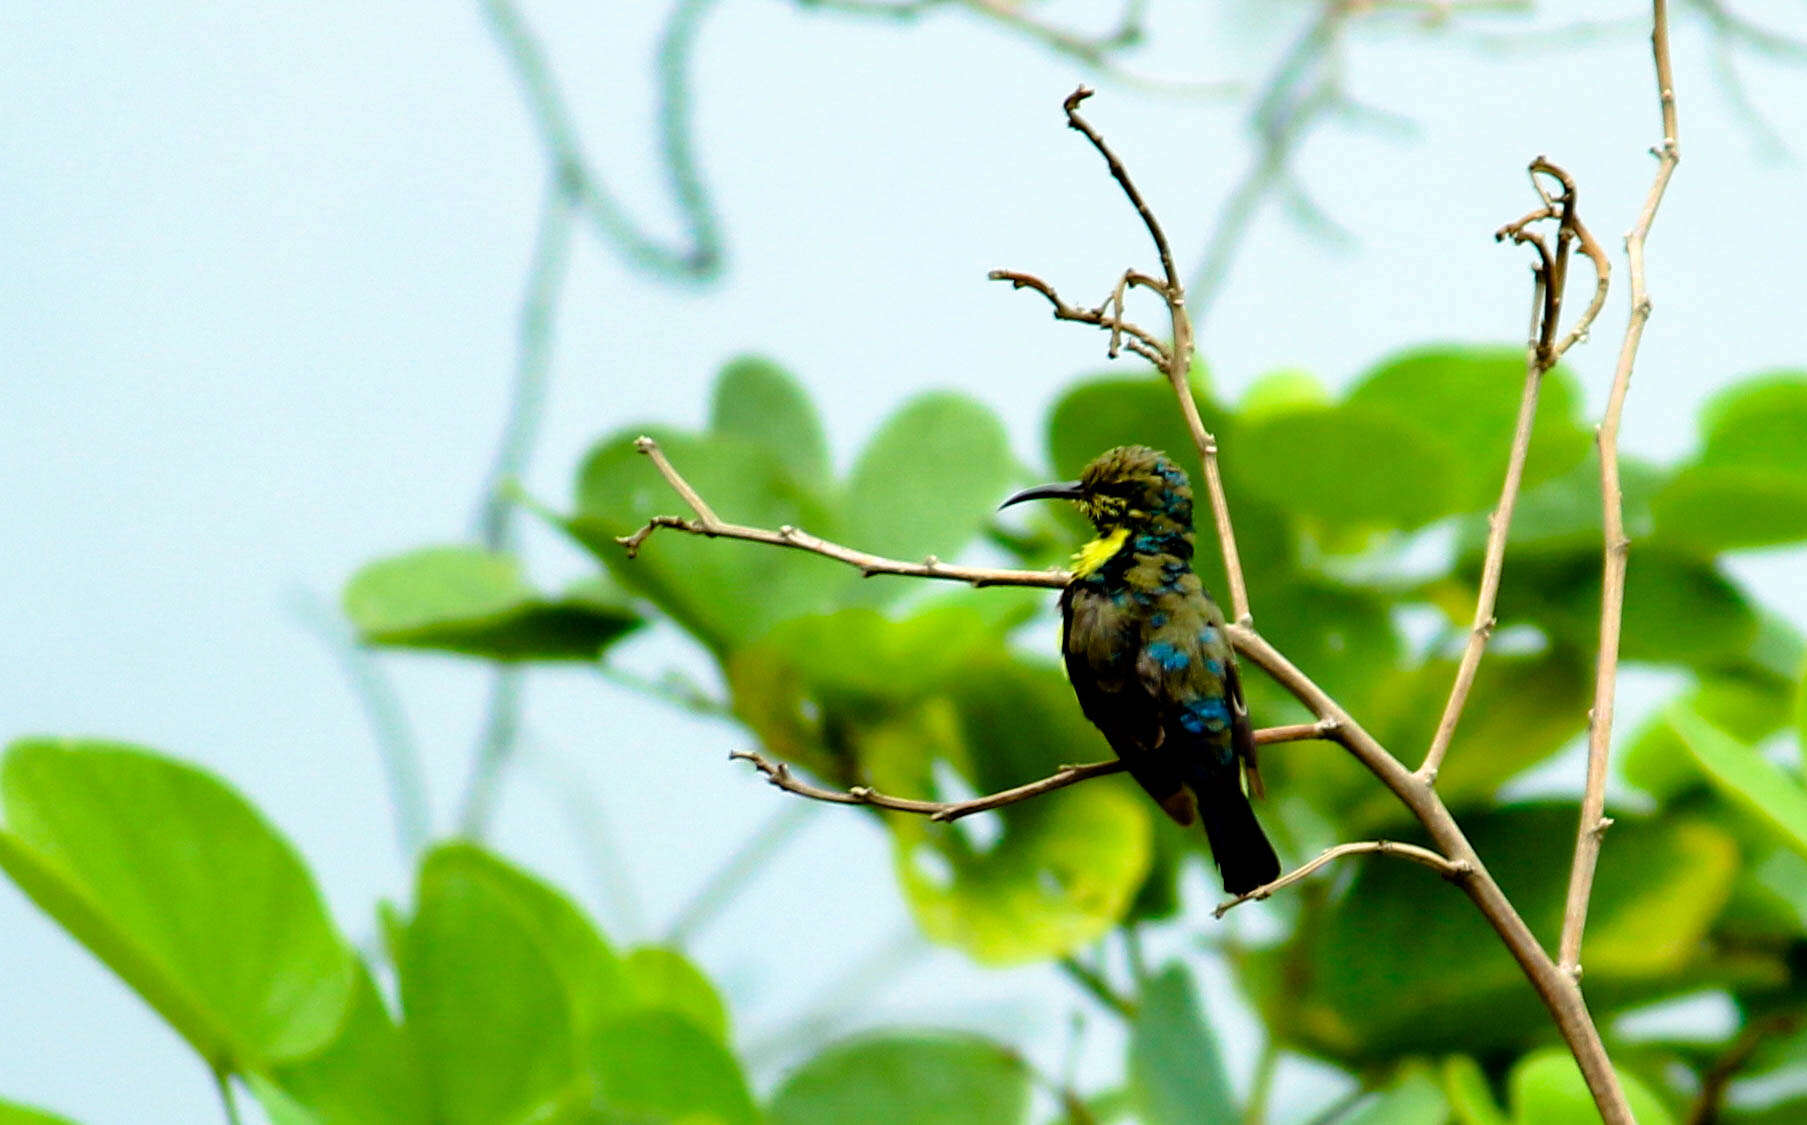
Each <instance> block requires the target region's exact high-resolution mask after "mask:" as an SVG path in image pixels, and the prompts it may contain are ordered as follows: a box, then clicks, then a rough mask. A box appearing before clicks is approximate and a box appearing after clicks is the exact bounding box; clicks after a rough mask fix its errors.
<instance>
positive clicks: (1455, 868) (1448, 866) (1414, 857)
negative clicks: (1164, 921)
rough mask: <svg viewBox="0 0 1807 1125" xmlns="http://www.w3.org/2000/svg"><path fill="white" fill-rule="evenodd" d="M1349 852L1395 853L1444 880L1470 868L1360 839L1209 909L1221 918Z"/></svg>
mask: <svg viewBox="0 0 1807 1125" xmlns="http://www.w3.org/2000/svg"><path fill="white" fill-rule="evenodd" d="M1349 855H1396V856H1398V857H1399V858H1401V859H1409V860H1411V861H1412V862H1413V863H1422V864H1423V865H1424V866H1426V867H1428V868H1430V869H1431V870H1432V871H1435V872H1436V873H1437V874H1439V875H1441V876H1443V877H1444V878H1445V879H1460V878H1463V877H1464V876H1467V875H1469V874H1470V873H1471V872H1472V871H1473V870H1474V869H1473V868H1472V867H1471V866H1469V865H1468V864H1467V863H1465V862H1460V861H1456V860H1451V859H1448V858H1446V857H1444V856H1441V855H1439V854H1437V853H1436V852H1434V851H1431V850H1430V849H1429V848H1421V847H1419V846H1418V845H1417V844H1401V843H1397V842H1395V841H1393V840H1364V841H1362V842H1361V843H1356V844H1338V845H1336V846H1335V847H1333V848H1325V849H1324V850H1323V851H1322V852H1320V853H1318V856H1317V858H1316V859H1313V860H1312V861H1310V862H1309V863H1305V864H1302V865H1301V866H1299V867H1295V868H1293V869H1292V870H1291V871H1288V872H1287V873H1286V874H1284V875H1282V876H1280V877H1279V878H1278V879H1275V880H1274V881H1273V882H1271V883H1263V884H1262V885H1261V886H1259V887H1256V888H1255V889H1254V890H1252V891H1245V892H1243V893H1242V894H1239V895H1237V896H1236V897H1235V898H1232V899H1226V900H1224V901H1223V902H1221V903H1219V904H1218V905H1217V908H1216V909H1215V910H1213V911H1211V916H1212V917H1213V918H1222V917H1223V916H1224V915H1225V914H1228V913H1229V912H1230V911H1231V910H1233V909H1235V908H1236V907H1238V906H1241V905H1242V904H1243V903H1245V902H1252V901H1255V900H1258V899H1264V898H1268V897H1269V896H1271V895H1273V893H1274V892H1275V891H1280V890H1284V889H1286V888H1287V887H1290V886H1292V885H1293V884H1294V883H1297V882H1299V881H1300V880H1301V879H1304V878H1306V877H1308V876H1309V875H1311V874H1312V872H1314V871H1316V870H1318V869H1319V868H1320V867H1323V866H1324V865H1326V864H1328V863H1330V862H1332V861H1334V860H1338V859H1341V858H1343V857H1344V856H1349Z"/></svg>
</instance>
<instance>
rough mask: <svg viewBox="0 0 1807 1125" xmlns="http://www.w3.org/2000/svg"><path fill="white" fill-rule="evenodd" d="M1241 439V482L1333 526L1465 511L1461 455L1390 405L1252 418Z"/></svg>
mask: <svg viewBox="0 0 1807 1125" xmlns="http://www.w3.org/2000/svg"><path fill="white" fill-rule="evenodd" d="M1236 442H1237V444H1236V447H1235V448H1236V455H1235V458H1234V462H1233V464H1234V466H1235V470H1234V471H1235V477H1236V480H1237V481H1238V482H1239V484H1240V485H1241V487H1242V488H1243V489H1246V490H1247V491H1248V492H1250V493H1252V494H1253V495H1255V496H1257V497H1260V498H1261V499H1263V500H1266V501H1267V502H1269V503H1271V504H1273V505H1275V506H1276V507H1278V508H1280V509H1281V510H1282V511H1288V512H1292V513H1294V514H1297V515H1301V516H1305V517H1308V518H1311V519H1314V520H1318V521H1321V522H1323V523H1325V524H1327V525H1328V526H1331V527H1335V528H1339V529H1344V530H1346V529H1349V528H1351V527H1363V528H1367V527H1378V528H1395V527H1396V528H1412V527H1417V526H1419V525H1421V524H1425V523H1428V522H1430V521H1431V520H1434V519H1437V518H1438V517H1440V516H1445V515H1449V514H1451V513H1454V512H1461V511H1467V510H1468V503H1467V498H1466V497H1465V495H1464V494H1463V491H1462V483H1461V474H1460V465H1459V464H1458V460H1457V458H1456V457H1455V456H1454V455H1453V454H1452V453H1451V452H1450V450H1449V448H1448V447H1447V446H1446V445H1445V444H1444V443H1442V442H1440V441H1438V440H1437V439H1436V438H1434V437H1432V436H1428V435H1427V434H1426V432H1425V431H1424V430H1423V429H1421V428H1420V427H1418V426H1416V425H1414V424H1412V423H1409V422H1404V421H1401V420H1400V419H1399V418H1398V417H1397V416H1395V415H1394V414H1392V413H1390V412H1385V411H1380V410H1375V409H1372V408H1369V407H1366V406H1358V405H1350V404H1345V405H1342V406H1337V407H1331V408H1324V407H1317V408H1310V407H1302V408H1298V409H1294V410H1290V411H1287V412H1285V413H1274V414H1270V415H1268V416H1267V417H1264V418H1262V419H1260V420H1258V421H1254V422H1251V423H1249V424H1247V425H1246V426H1244V427H1242V428H1240V430H1239V432H1238V434H1237V437H1236ZM1382 451H1384V455H1382Z"/></svg>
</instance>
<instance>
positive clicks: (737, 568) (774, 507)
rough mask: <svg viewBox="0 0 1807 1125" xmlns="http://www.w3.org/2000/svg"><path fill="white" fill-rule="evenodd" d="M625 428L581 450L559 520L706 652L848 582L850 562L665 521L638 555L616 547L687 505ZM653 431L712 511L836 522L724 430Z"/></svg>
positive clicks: (759, 453) (778, 468) (832, 597)
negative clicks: (570, 505) (584, 453)
mask: <svg viewBox="0 0 1807 1125" xmlns="http://www.w3.org/2000/svg"><path fill="white" fill-rule="evenodd" d="M634 436H635V435H634V434H630V433H623V434H621V435H619V436H617V437H614V438H611V439H609V440H607V441H604V442H603V443H602V444H600V445H599V446H597V447H596V449H595V450H594V451H593V452H592V453H591V454H590V456H589V459H588V460H587V461H585V463H584V467H583V469H582V470H581V472H580V474H579V478H578V487H577V511H576V513H575V514H574V515H573V516H572V517H571V518H570V519H568V520H567V521H566V522H565V524H564V526H565V529H566V531H568V532H569V533H570V534H571V535H572V536H573V537H575V538H576V539H577V540H578V541H579V542H580V543H582V544H583V545H584V546H586V547H588V548H589V549H590V551H591V552H592V553H593V554H595V556H596V557H597V558H598V559H600V560H601V561H602V563H603V565H605V566H607V567H608V568H609V570H610V572H611V573H613V574H614V575H615V577H616V578H617V580H619V581H620V582H621V584H622V586H623V587H625V588H626V589H628V590H631V591H633V592H635V593H637V594H639V595H640V596H642V597H644V598H646V599H647V600H649V601H651V602H652V603H654V604H655V605H657V606H658V607H659V608H660V609H661V610H663V611H664V612H665V613H667V614H669V615H670V616H671V617H672V618H673V619H674V620H675V621H677V623H678V624H679V625H681V626H683V627H684V628H685V629H686V630H688V631H689V632H690V633H691V634H692V635H693V636H695V637H697V638H698V639H699V640H701V641H703V643H705V644H707V645H709V646H710V647H711V648H713V649H715V650H716V651H717V652H718V653H719V652H724V651H727V650H730V649H732V648H734V647H736V646H738V645H741V644H745V643H746V642H748V641H750V640H753V639H754V638H757V637H759V636H761V635H762V634H764V633H765V632H766V631H767V630H769V629H770V628H771V627H772V626H773V625H775V624H777V623H778V622H780V621H783V620H785V619H787V618H791V617H795V616H798V615H799V614H804V613H811V612H821V611H823V610H826V609H828V608H829V607H831V606H833V605H834V604H835V603H836V602H837V601H838V600H839V599H840V598H841V597H842V596H843V595H844V594H845V593H846V592H847V591H848V590H849V589H850V588H851V586H852V584H853V583H856V582H858V581H859V577H858V574H857V572H855V571H853V570H852V569H851V568H849V567H846V566H843V565H841V564H840V563H836V562H832V561H830V560H828V559H824V558H819V557H816V556H812V555H808V554H805V553H804V552H801V551H787V550H781V549H777V548H774V547H770V546H766V545H765V544H761V543H744V542H736V541H733V540H727V539H704V538H702V537H699V536H692V535H686V534H684V533H683V532H673V531H662V532H659V533H657V534H655V535H653V536H652V537H651V538H650V539H648V540H647V541H646V542H645V543H643V544H641V547H640V552H639V555H638V557H636V558H632V559H630V558H628V557H627V552H626V551H624V550H623V549H622V547H621V545H620V544H618V543H616V542H615V539H616V537H618V536H623V535H629V534H631V533H633V532H634V531H636V530H638V529H639V528H640V527H641V526H643V525H644V524H645V523H646V522H647V521H648V520H649V519H651V518H652V517H653V516H655V515H672V514H681V515H685V516H688V515H689V514H690V513H689V512H687V511H685V510H684V504H683V501H682V500H680V499H679V498H678V497H677V496H676V495H675V494H674V493H673V492H672V490H671V489H670V487H669V486H667V485H666V483H665V482H664V480H662V479H661V478H660V476H659V474H658V472H657V471H656V470H655V469H654V468H653V465H652V462H651V461H649V460H648V459H647V458H646V457H645V456H644V455H642V454H641V453H639V452H637V451H636V450H635V448H634ZM656 436H657V437H658V439H659V443H660V445H661V446H662V447H663V448H664V451H665V453H666V455H667V456H668V457H669V458H670V459H671V461H672V463H673V464H674V465H676V466H677V468H678V471H679V472H681V473H683V474H684V476H685V478H686V479H688V480H689V481H690V482H691V483H692V484H693V485H695V486H696V488H697V490H698V491H699V492H700V493H701V494H702V495H703V496H704V497H705V498H706V499H707V501H708V503H709V504H710V506H711V507H712V508H714V510H715V512H716V514H717V515H719V516H720V517H721V518H722V519H724V520H728V521H730V522H732V523H741V524H752V525H755V526H759V527H767V528H776V527H781V526H783V525H786V524H791V525H794V526H798V527H806V528H808V529H810V530H811V531H814V532H817V533H819V534H823V535H830V536H832V535H835V534H836V533H837V532H838V530H839V529H838V526H837V525H836V523H835V521H834V520H833V519H832V517H831V515H830V511H829V509H828V507H827V506H826V504H825V502H824V501H823V500H822V499H821V497H820V494H819V493H818V492H816V491H815V490H814V489H812V488H811V487H809V486H807V485H805V484H803V483H800V482H798V481H797V480H796V478H795V477H794V476H793V475H792V473H791V471H790V470H789V468H787V467H786V465H785V464H784V463H783V462H782V461H781V460H780V459H779V458H778V457H777V455H776V454H774V453H773V452H771V450H769V449H767V448H765V447H763V446H759V445H753V444H750V443H748V442H745V441H741V440H738V439H734V438H726V437H708V438H698V437H685V436H681V435H676V434H669V433H662V434H657V435H656ZM880 581H883V580H882V579H881V580H880Z"/></svg>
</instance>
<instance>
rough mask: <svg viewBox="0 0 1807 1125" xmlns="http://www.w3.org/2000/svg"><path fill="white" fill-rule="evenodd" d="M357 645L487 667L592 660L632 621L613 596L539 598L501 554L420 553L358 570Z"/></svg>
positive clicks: (588, 591) (353, 594)
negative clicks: (425, 652)
mask: <svg viewBox="0 0 1807 1125" xmlns="http://www.w3.org/2000/svg"><path fill="white" fill-rule="evenodd" d="M345 615H346V616H347V617H348V618H350V619H351V623H352V625H353V626H354V627H355V628H356V629H357V631H358V635H359V636H360V637H361V638H363V640H364V641H365V642H366V643H369V644H377V645H393V646H397V647H402V648H425V649H437V650H440V651H444V652H458V653H465V654H467V655H471V656H482V657H487V658H489V659H491V660H594V659H596V657H597V655H598V654H599V653H600V652H601V651H602V650H603V649H604V648H605V647H607V646H608V645H609V644H610V643H611V642H613V641H615V640H616V639H618V638H620V637H621V636H623V635H624V634H626V633H627V632H629V631H630V630H632V629H633V628H634V627H635V626H637V625H638V624H639V623H640V622H639V618H638V617H636V616H635V614H634V613H633V611H632V610H629V609H628V608H627V607H626V606H625V605H624V604H623V603H622V601H621V599H620V598H619V597H615V596H611V595H610V594H609V593H608V592H607V591H605V590H603V589H601V588H599V587H598V588H585V587H578V588H576V589H573V590H572V591H571V592H570V593H568V594H566V595H565V596H563V597H559V598H548V597H545V596H544V595H542V594H540V593H538V592H537V591H535V590H534V589H533V587H532V586H530V585H528V583H527V581H526V579H524V578H522V577H521V564H520V563H519V561H517V560H516V559H514V558H513V557H511V556H509V555H503V554H495V553H492V552H489V551H485V550H482V549H480V548H477V547H427V548H423V549H421V550H418V551H410V552H409V553H407V554H405V555H398V556H396V557H394V558H388V559H382V560H379V561H377V562H373V563H370V564H368V565H366V566H365V567H364V568H363V569H361V570H359V571H358V572H357V574H355V575H353V576H352V579H351V581H350V582H348V583H347V584H346V586H345Z"/></svg>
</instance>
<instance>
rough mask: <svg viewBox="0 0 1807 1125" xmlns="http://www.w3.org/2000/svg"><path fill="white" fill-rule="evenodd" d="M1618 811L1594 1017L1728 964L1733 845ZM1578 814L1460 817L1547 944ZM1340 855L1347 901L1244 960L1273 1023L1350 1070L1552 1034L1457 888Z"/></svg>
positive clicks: (1593, 965) (1519, 810) (1594, 910)
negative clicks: (1722, 960)
mask: <svg viewBox="0 0 1807 1125" xmlns="http://www.w3.org/2000/svg"><path fill="white" fill-rule="evenodd" d="M1615 815H1616V816H1617V817H1618V823H1617V824H1616V825H1615V826H1614V828H1613V830H1612V833H1611V834H1610V835H1609V836H1608V838H1607V843H1606V853H1605V858H1604V859H1603V861H1602V862H1601V864H1600V871H1599V876H1598V879H1597V881H1596V883H1595V887H1594V893H1593V899H1592V903H1591V905H1590V909H1589V918H1588V933H1587V945H1586V948H1585V950H1584V951H1583V958H1582V961H1583V968H1584V969H1585V970H1586V973H1587V981H1588V1000H1589V1003H1590V1005H1591V1006H1592V1007H1593V1008H1594V1010H1595V1011H1596V1012H1608V1011H1611V1010H1613V1008H1614V1007H1615V1006H1617V1005H1621V1004H1625V1003H1629V1002H1632V1001H1640V1002H1642V1001H1646V1000H1653V999H1656V998H1659V997H1662V996H1667V995H1674V994H1675V993H1677V992H1678V991H1681V990H1684V989H1688V988H1696V987H1700V986H1701V983H1702V982H1703V981H1706V982H1710V981H1712V980H1713V979H1715V978H1714V974H1715V973H1720V972H1724V971H1727V969H1726V968H1725V967H1723V966H1720V965H1719V964H1718V963H1717V962H1716V961H1714V960H1713V959H1712V958H1713V956H1714V955H1713V954H1712V952H1711V950H1710V949H1709V947H1708V945H1707V943H1706V940H1705V939H1706V935H1707V932H1708V929H1709V927H1710V926H1711V925H1712V923H1713V921H1714V919H1715V918H1717V917H1718V915H1719V912H1720V910H1721V908H1722V907H1723V906H1724V904H1725V903H1726V901H1727V898H1728V896H1729V895H1730V893H1731V888H1732V885H1733V880H1734V878H1735V877H1736V873H1737V867H1738V848H1737V845H1736V844H1735V843H1734V842H1733V840H1732V839H1731V838H1730V837H1729V836H1728V835H1727V834H1726V833H1725V832H1723V831H1722V830H1720V829H1718V828H1715V827H1713V826H1711V825H1709V824H1706V823H1703V822H1700V821H1697V820H1683V819H1680V818H1676V817H1673V816H1671V817H1669V818H1665V819H1639V818H1635V817H1633V816H1630V815H1628V814H1617V813H1616V814H1615ZM1576 816H1577V811H1576V809H1575V807H1574V806H1573V805H1571V804H1540V805H1529V806H1519V807H1513V808H1507V809H1502V810H1499V811H1497V812H1492V813H1477V814H1470V815H1467V816H1465V817H1464V818H1463V827H1464V829H1465V830H1466V831H1467V833H1468V836H1469V839H1470V840H1471V841H1472V842H1473V844H1474V846H1475V849H1476V850H1477V851H1478V852H1479V853H1480V854H1481V855H1482V856H1484V857H1486V858H1487V861H1488V865H1489V867H1490V868H1491V870H1492V871H1493V874H1494V876H1495V878H1497V879H1498V880H1499V882H1500V884H1501V886H1502V888H1503V889H1504V890H1505V892H1506V895H1507V896H1508V897H1509V898H1510V899H1511V900H1512V902H1513V904H1514V905H1515V906H1516V907H1517V908H1518V910H1519V913H1520V914H1521V915H1522V916H1523V917H1524V919H1525V921H1526V922H1527V923H1528V924H1529V925H1530V926H1531V928H1532V930H1533V932H1535V933H1536V934H1537V935H1538V937H1539V939H1540V940H1542V941H1543V942H1544V944H1545V946H1546V948H1550V947H1553V946H1554V943H1555V939H1556V937H1557V936H1558V934H1559V932H1560V930H1561V926H1562V913H1563V906H1564V901H1565V899H1566V896H1567V889H1568V866H1569V859H1570V857H1571V853H1572V852H1573V850H1574V840H1575V824H1576ZM1344 862H1345V863H1355V864H1359V865H1360V866H1359V867H1358V868H1357V869H1356V870H1355V872H1354V878H1353V880H1352V881H1351V883H1350V885H1349V887H1348V891H1347V895H1346V896H1343V897H1339V899H1338V901H1336V902H1335V903H1333V904H1331V905H1329V906H1327V907H1326V908H1324V909H1323V910H1322V912H1321V913H1320V914H1315V915H1314V916H1313V917H1312V919H1311V920H1310V924H1306V925H1302V926H1301V927H1300V930H1299V932H1298V934H1297V936H1296V937H1295V938H1294V939H1293V940H1292V941H1291V942H1290V943H1289V944H1288V945H1287V946H1285V947H1282V948H1281V949H1279V950H1276V951H1273V952H1271V953H1266V952H1264V953H1260V954H1254V955H1251V956H1250V958H1249V968H1250V974H1249V976H1248V978H1247V979H1248V980H1249V981H1250V983H1251V985H1252V989H1253V991H1254V992H1255V994H1256V999H1257V1002H1258V1004H1259V1006H1260V1007H1261V1009H1262V1011H1263V1013H1264V1015H1265V1017H1266V1018H1267V1020H1268V1022H1269V1026H1270V1027H1273V1028H1275V1029H1276V1031H1277V1032H1278V1033H1279V1034H1281V1035H1283V1036H1285V1037H1286V1038H1289V1039H1291V1040H1293V1041H1295V1042H1298V1043H1300V1044H1301V1045H1303V1046H1305V1047H1306V1048H1307V1049H1310V1050H1314V1051H1319V1052H1322V1053H1324V1054H1326V1055H1328V1056H1330V1057H1332V1058H1339V1059H1343V1060H1346V1061H1348V1062H1350V1063H1351V1064H1354V1065H1368V1064H1373V1063H1381V1062H1386V1061H1389V1060H1394V1059H1397V1058H1398V1057H1399V1056H1400V1055H1408V1054H1421V1053H1433V1052H1434V1053H1446V1052H1452V1051H1455V1052H1463V1053H1469V1054H1486V1053H1492V1052H1494V1051H1497V1050H1499V1049H1502V1048H1506V1047H1512V1046H1517V1045H1520V1044H1522V1043H1524V1042H1526V1041H1527V1040H1530V1039H1532V1038H1534V1037H1536V1036H1538V1035H1540V1034H1544V1033H1546V1032H1547V1029H1548V1024H1549V1015H1548V1013H1547V1012H1546V1011H1545V1009H1544V1008H1543V1006H1542V1005H1541V1004H1540V1003H1538V1001H1537V998H1536V995H1535V993H1533V992H1532V991H1531V989H1530V988H1529V987H1528V986H1526V984H1525V980H1524V974H1523V973H1522V972H1520V970H1519V968H1518V965H1517V964H1516V963H1515V962H1514V961H1513V960H1512V958H1511V957H1510V956H1509V955H1508V954H1507V953H1506V951H1505V949H1504V947H1502V946H1501V945H1500V943H1499V940H1498V938H1497V937H1496V936H1495V935H1494V933H1493V931H1492V929H1491V928H1490V927H1489V926H1488V925H1487V923H1486V921H1485V919H1483V918H1482V917H1481V915H1480V914H1479V912H1477V911H1476V910H1474V909H1473V908H1472V907H1471V906H1470V905H1469V904H1468V903H1467V902H1466V901H1465V900H1464V899H1463V897H1462V896H1461V895H1460V893H1459V892H1456V891H1453V890H1451V889H1449V888H1447V887H1445V886H1443V885H1442V884H1441V883H1440V882H1439V881H1438V880H1437V878H1436V876H1434V875H1432V874H1431V873H1429V872H1427V871H1426V870H1424V869H1423V868H1422V867H1419V866H1418V865H1416V864H1411V863H1403V862H1399V861H1397V860H1387V859H1384V858H1381V857H1371V858H1366V859H1362V860H1354V861H1347V860H1346V861H1344ZM1476 1011H1485V1012H1486V1013H1487V1018H1486V1019H1485V1020H1476V1019H1475V1018H1474V1013H1475V1012H1476Z"/></svg>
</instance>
